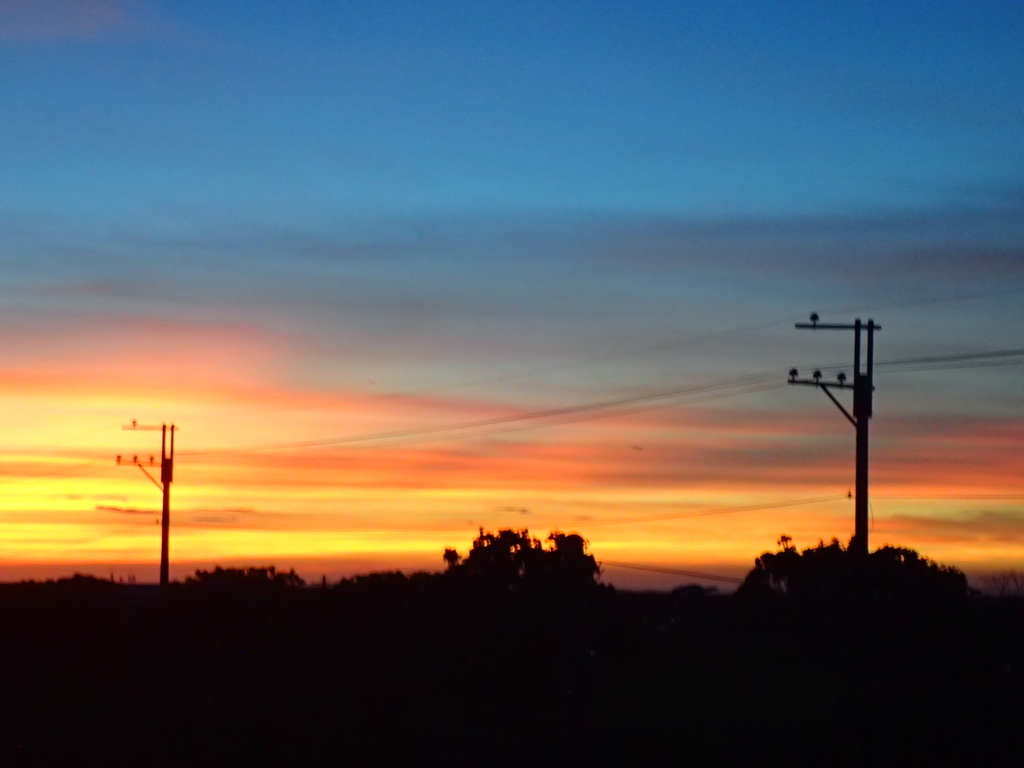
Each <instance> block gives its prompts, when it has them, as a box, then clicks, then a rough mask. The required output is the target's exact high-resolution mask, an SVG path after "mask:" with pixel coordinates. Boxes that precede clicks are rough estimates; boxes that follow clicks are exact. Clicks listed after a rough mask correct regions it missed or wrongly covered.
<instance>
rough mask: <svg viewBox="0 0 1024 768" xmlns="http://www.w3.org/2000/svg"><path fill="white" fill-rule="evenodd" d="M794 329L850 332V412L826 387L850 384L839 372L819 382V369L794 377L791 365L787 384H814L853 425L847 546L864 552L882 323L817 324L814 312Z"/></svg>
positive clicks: (847, 385)
mask: <svg viewBox="0 0 1024 768" xmlns="http://www.w3.org/2000/svg"><path fill="white" fill-rule="evenodd" d="M796 327H797V328H808V329H810V330H812V331H819V330H822V331H851V330H852V331H853V333H854V336H853V385H852V389H853V413H852V414H850V412H849V411H847V410H846V408H844V407H843V405H842V403H840V402H839V401H838V400H837V399H836V397H835V395H833V394H832V392H831V391H830V388H833V387H834V388H835V389H850V388H851V385H849V384H847V383H846V375H845V374H843V373H840V374H838V375H837V376H836V379H835V381H822V380H821V371H815V372H814V374H813V375H812V377H811V378H810V379H798V378H797V376H799V375H800V372H799V371H797V369H796V368H793V369H791V370H790V372H789V383H790V384H803V385H806V386H811V387H817V388H819V389H821V390H823V391H824V392H825V394H826V395H828V397H829V399H830V400H831V401H832V402H833V403H835V405H836V407H837V408H839V410H840V411H842V413H843V415H844V416H845V417H846V418H847V419H848V420H849V421H850V423H851V424H853V426H854V429H855V430H856V431H857V449H856V455H857V461H856V463H857V468H856V485H855V488H856V510H855V513H854V534H853V541H851V542H850V548H851V549H852V550H853V551H855V552H857V553H859V554H863V555H866V554H867V553H868V510H869V502H868V424H869V423H870V421H871V415H872V408H873V400H874V391H875V384H874V373H875V331H880V330H882V326H880V325H876V324H875V321H874V320H870V319H869V320H868V321H867V323H866V324H865V323H862V322H861V321H860V318H857V319H856V320H854V321H853V324H852V325H847V324H833V323H819V322H818V315H817V314H812V315H811V322H809V323H797V324H796ZM864 331H866V332H867V344H866V347H867V350H866V352H867V354H866V360H865V363H866V364H865V366H864V368H863V370H862V368H861V333H862V332H864Z"/></svg>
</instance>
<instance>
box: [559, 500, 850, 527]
mask: <svg viewBox="0 0 1024 768" xmlns="http://www.w3.org/2000/svg"><path fill="white" fill-rule="evenodd" d="M840 499H842V500H844V501H845V500H846V499H847V497H846V496H845V495H843V496H839V495H836V494H829V495H827V496H813V497H809V498H803V499H792V500H789V501H778V502H774V503H772V504H752V505H748V506H740V507H711V508H709V509H702V510H698V511H696V512H671V513H667V514H664V515H654V516H650V517H620V518H615V519H613V520H597V521H595V522H592V523H589V522H588V523H579V524H577V525H576V526H575V527H577V528H589V527H592V526H595V525H627V524H629V523H656V522H659V521H661V520H682V519H685V518H690V517H710V516H713V515H729V514H735V513H737V512H761V511H763V510H768V509H784V508H786V507H799V506H803V505H806V504H822V503H825V502H829V501H839V500H840Z"/></svg>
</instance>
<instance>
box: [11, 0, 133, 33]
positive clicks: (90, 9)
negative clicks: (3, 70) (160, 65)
mask: <svg viewBox="0 0 1024 768" xmlns="http://www.w3.org/2000/svg"><path fill="white" fill-rule="evenodd" d="M144 12H145V6H144V5H143V2H142V0H0V39H7V40H77V39H89V38H96V37H100V36H103V35H107V34H115V33H122V32H126V31H130V30H137V29H139V28H140V23H141V21H142V18H143V14H144Z"/></svg>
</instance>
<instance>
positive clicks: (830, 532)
mask: <svg viewBox="0 0 1024 768" xmlns="http://www.w3.org/2000/svg"><path fill="white" fill-rule="evenodd" d="M185 331H186V332H184V341H183V340H182V339H181V338H178V337H177V336H175V334H181V333H183V331H182V329H181V328H171V329H169V330H168V329H167V328H163V327H155V328H149V329H147V333H156V334H157V335H159V336H160V337H161V339H162V340H166V339H165V338H164V337H165V336H166V337H174V338H178V341H177V342H176V343H175V345H172V354H171V355H169V356H167V357H164V358H163V359H162V360H159V361H158V360H157V359H156V358H155V357H151V358H148V359H147V362H146V364H147V365H150V364H152V365H153V366H154V367H153V368H152V369H150V370H149V372H148V374H147V377H146V381H143V377H141V376H137V375H136V376H131V375H127V372H130V371H131V370H134V361H133V362H132V365H127V364H126V363H125V362H124V359H123V358H122V357H121V355H122V352H123V349H121V347H123V346H125V345H127V344H128V343H129V341H131V340H130V339H128V340H124V339H122V340H121V341H118V342H116V343H115V344H114V345H113V346H112V347H111V348H109V349H108V352H107V353H106V354H92V353H90V355H89V359H90V361H91V362H90V363H89V365H87V366H84V365H83V366H81V367H76V364H77V363H79V362H80V360H79V359H78V357H77V356H76V355H74V354H70V355H69V356H68V358H67V359H66V360H65V365H63V366H57V365H55V364H47V365H38V366H36V367H30V366H29V365H28V363H31V362H33V360H32V356H31V355H30V356H28V357H27V358H26V361H25V364H24V365H23V366H21V367H17V366H12V367H11V368H10V369H9V370H8V372H7V373H6V374H5V376H4V377H3V379H2V381H0V411H2V412H3V414H4V424H5V431H4V443H3V449H2V451H0V542H2V544H0V578H18V577H21V576H24V575H26V574H31V575H35V576H39V575H42V574H50V575H60V574H62V573H66V572H67V567H68V566H67V565H66V564H78V565H80V566H81V567H88V566H89V564H93V565H96V566H101V565H102V566H103V567H110V568H112V569H113V568H114V567H116V566H118V565H123V566H124V567H125V568H126V569H128V570H131V569H132V568H136V567H138V566H139V564H145V563H150V562H155V558H156V556H157V552H158V546H159V532H158V527H157V526H156V525H155V524H154V523H155V521H156V519H157V518H158V517H159V509H160V499H159V493H158V491H157V489H156V488H154V487H153V486H152V484H151V483H150V482H149V481H148V480H147V479H146V478H145V477H143V475H142V473H141V472H139V471H138V470H137V469H135V468H133V467H124V466H122V467H117V466H115V465H114V461H113V459H114V456H115V455H116V454H123V455H126V456H132V455H139V456H140V457H142V458H143V459H144V460H145V459H147V458H148V456H149V455H151V454H152V455H158V454H159V435H158V434H157V433H146V432H142V433H132V432H123V431H121V429H120V428H121V425H122V424H123V423H125V422H127V421H129V420H130V419H131V418H137V419H138V420H139V421H140V422H141V423H145V422H157V423H159V422H160V421H162V420H166V421H174V422H175V423H177V424H178V425H179V426H180V427H181V430H182V431H181V432H180V433H179V435H178V443H177V448H178V451H179V457H178V461H177V465H176V476H175V484H174V486H173V491H172V535H171V556H172V562H173V563H174V564H175V566H176V570H175V573H176V574H178V575H181V574H182V570H181V568H183V567H184V566H185V564H195V563H202V564H212V563H216V562H221V563H238V562H250V563H268V562H272V563H274V564H276V565H278V566H279V567H285V568H287V567H292V566H294V567H297V568H298V569H299V570H300V571H302V570H303V569H305V570H306V571H307V574H312V573H314V572H316V573H319V572H320V571H323V572H328V571H329V572H331V573H332V574H338V573H343V572H344V573H347V572H352V571H353V570H358V569H366V568H382V567H395V568H412V567H430V568H438V567H440V566H441V560H440V554H441V552H442V550H443V549H444V548H445V547H451V546H454V547H456V548H458V549H460V550H462V551H465V550H466V548H467V547H468V545H469V542H470V541H471V540H472V538H473V536H474V535H475V533H476V530H477V528H478V527H480V526H482V527H484V528H488V529H492V530H493V529H497V528H500V527H514V528H529V529H530V530H531V531H532V532H533V533H534V534H535V535H538V536H541V537H543V536H546V535H547V533H548V532H549V531H551V530H554V529H561V530H573V531H578V532H580V533H581V534H583V535H584V536H585V537H586V538H587V539H588V540H589V541H590V545H591V551H592V552H593V553H594V554H595V555H596V556H597V557H598V559H601V558H607V559H608V560H614V561H628V562H636V563H645V564H661V565H666V566H678V567H686V566H689V567H698V566H699V567H702V568H706V569H713V568H720V569H723V568H724V569H727V570H729V571H730V572H737V571H738V570H742V569H743V568H745V567H748V566H749V565H750V563H751V562H752V560H753V558H754V557H756V556H757V555H758V554H759V553H760V552H762V551H764V550H766V549H771V548H773V547H774V544H775V541H776V539H777V538H778V536H779V535H780V534H781V533H787V534H789V535H790V536H793V537H794V539H795V540H796V542H797V543H798V544H799V545H801V546H807V545H811V544H814V543H816V542H817V541H818V540H819V539H826V540H827V539H830V538H831V537H833V536H836V537H839V538H840V539H843V540H845V539H846V538H848V536H849V532H850V529H851V528H852V514H853V512H852V507H853V505H852V502H851V501H849V500H847V499H846V498H845V492H846V489H847V488H849V487H850V486H852V477H851V474H852V466H851V463H852V462H851V460H850V458H851V456H852V435H847V434H845V433H844V432H842V431H841V429H837V428H834V427H835V425H833V424H824V425H823V424H822V423H821V420H820V419H817V418H808V417H803V418H801V417H799V416H796V417H794V416H793V415H792V414H788V413H787V414H785V418H783V417H782V416H781V415H780V414H779V413H778V412H777V411H773V406H772V403H771V402H770V401H766V400H764V399H758V397H755V396H745V397H740V398H735V399H734V400H733V401H730V402H728V403H726V404H724V405H723V404H721V403H711V404H696V405H689V406H687V405H682V406H677V407H673V408H669V409H663V410H656V411H644V412H638V413H634V414H628V413H627V414H620V415H617V416H614V417H609V418H604V419H600V420H595V421H583V422H578V423H574V424H564V425H560V426H553V427H548V428H543V429H525V430H522V431H508V432H505V433H500V432H499V433H488V432H487V431H486V430H463V431H456V432H453V433H451V434H448V433H445V434H443V435H440V436H437V435H434V436H431V438H432V439H434V440H435V442H427V441H425V440H423V441H421V440H419V439H418V438H416V439H414V440H413V441H411V442H410V443H408V444H402V443H401V441H397V442H396V444H389V442H388V441H387V440H369V441H365V442H354V443H349V444H342V445H338V446H334V447H324V448H312V449H311V448H304V449H296V450H283V451H281V450H279V451H255V452H248V453H245V452H242V453H221V454H218V453H210V454H206V455H190V451H204V450H208V449H218V448H219V449H231V448H244V447H247V446H263V445H267V444H275V443H280V442H289V441H299V440H311V439H312V440H316V439H323V438H331V437H335V436H339V435H362V434H378V433H381V432H388V431H392V430H401V429H405V428H409V427H413V428H419V427H424V426H426V427H431V426H437V425H444V424H450V423H458V422H464V421H472V420H475V419H487V418H492V417H495V416H505V415H508V414H510V413H516V412H519V411H524V410H530V409H531V408H532V407H536V406H524V405H516V404H515V403H514V401H510V400H508V399H505V400H503V401H500V402H488V401H487V400H486V399H482V398H480V397H471V396H468V395H459V393H457V392H455V393H453V392H448V393H435V394H433V395H429V394H428V395H408V396H402V395H392V394H384V395H374V394H373V392H372V391H371V392H369V393H367V392H366V391H355V392H340V391H327V390H314V389H311V388H309V387H302V386H299V385H296V384H294V383H291V382H289V381H287V380H286V379H283V378H282V379H281V380H276V381H275V380H274V378H273V377H272V376H271V377H268V376H267V372H268V371H275V370H282V366H281V364H280V361H281V360H282V359H284V357H285V354H284V352H282V349H286V348H287V343H286V342H280V340H279V341H278V343H276V345H275V344H273V343H269V342H268V341H267V340H266V339H264V338H260V337H259V336H258V335H257V334H254V333H250V332H247V331H244V329H243V330H238V329H223V328H222V329H216V328H214V329H203V328H199V327H194V328H189V327H186V328H185ZM193 344H195V345H196V347H195V348H198V349H200V353H198V354H193V352H192V349H193V346H192V345H193ZM154 371H155V373H154ZM150 378H153V379H155V380H157V381H158V382H159V383H158V384H156V385H151V384H150ZM878 423H879V428H878V429H877V431H876V434H877V438H876V439H877V443H876V448H875V452H874V456H873V462H874V465H873V489H872V491H873V494H874V501H873V509H874V514H875V530H874V534H873V536H874V539H873V541H874V543H875V544H882V543H893V544H901V545H906V546H913V547H916V548H919V549H920V550H921V551H922V552H923V553H924V554H927V555H929V556H931V557H935V558H937V559H940V560H942V561H946V562H951V563H954V564H958V565H961V566H962V567H966V568H971V567H976V568H979V569H994V568H998V567H1003V566H1008V565H1012V564H1013V563H1014V562H1015V561H1017V562H1019V561H1020V559H1021V558H1022V557H1024V538H1022V537H1021V536H1020V531H1019V530H1018V529H1019V528H1020V527H1021V525H1022V523H1021V518H1020V516H1019V514H1010V515H1009V516H1005V515H1004V516H1002V517H1000V518H999V519H998V520H994V519H992V520H990V519H987V518H986V517H985V515H986V513H987V512H989V511H991V510H993V509H998V510H1002V511H1004V512H1011V513H1013V512H1015V511H1017V510H1019V509H1020V504H1021V500H1020V499H1019V498H1018V499H1013V498H999V497H1000V496H1008V497H1010V496H1013V495H1014V494H1021V485H1020V480H1019V478H1020V477H1021V476H1024V472H1022V470H1024V458H1022V456H1021V455H1020V453H1019V452H1017V451H1012V450H1006V448H1007V446H1008V444H1009V443H1011V442H1012V440H1013V439H1016V438H1015V435H1016V434H1019V432H1020V430H1021V427H1022V424H1021V423H1020V422H1019V421H1018V422H1013V423H1011V422H1009V421H1007V420H1001V421H999V422H998V423H995V422H991V421H989V422H984V421H978V422H977V423H975V424H973V425H967V426H966V428H961V429H959V431H956V432H953V433H951V436H947V437H946V438H945V439H944V440H943V441H937V440H928V441H924V440H918V441H915V440H914V439H913V438H911V439H902V438H900V435H901V434H902V432H903V431H910V432H912V431H913V429H915V428H916V427H914V425H909V424H906V423H901V424H899V425H896V428H893V427H892V426H888V427H887V426H886V424H885V422H884V421H881V420H880V421H879V422H878ZM922 423H924V422H922ZM919 426H920V425H919ZM922 428H923V427H922ZM414 437H415V436H414ZM965 456H969V457H970V460H969V461H965V460H964V457H965ZM958 496H960V497H972V496H976V497H986V498H984V499H981V498H979V499H978V500H975V501H971V502H968V501H958V500H957V498H956V497H958ZM900 497H902V498H900ZM807 499H818V501H816V502H814V503H804V504H794V505H792V506H786V504H787V503H789V502H792V501H801V500H807ZM773 505H775V506H773ZM726 507H735V508H738V509H740V510H742V508H746V507H752V508H754V509H749V510H746V511H736V512H734V513H721V512H722V508H726ZM759 507H765V509H758V508H759ZM968 519H972V520H978V521H981V524H980V525H976V526H974V527H973V528H970V529H968V528H967V527H966V526H965V525H964V524H963V521H964V520H968ZM630 521H635V522H630ZM48 569H49V570H48ZM607 575H608V578H610V579H612V580H613V581H614V580H615V579H616V578H619V577H620V574H618V573H613V572H609V573H608V574H607Z"/></svg>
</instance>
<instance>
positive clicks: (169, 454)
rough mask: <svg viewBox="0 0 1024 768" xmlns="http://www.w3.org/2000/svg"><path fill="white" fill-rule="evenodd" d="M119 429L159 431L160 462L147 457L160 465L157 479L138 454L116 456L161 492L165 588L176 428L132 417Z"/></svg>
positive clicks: (163, 584)
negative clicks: (145, 422) (149, 423)
mask: <svg viewBox="0 0 1024 768" xmlns="http://www.w3.org/2000/svg"><path fill="white" fill-rule="evenodd" d="M121 429H127V430H131V431H140V430H142V431H150V432H154V431H157V430H159V431H160V435H161V441H160V464H159V465H157V464H156V463H155V461H154V457H153V456H150V457H149V466H151V467H155V466H159V467H160V480H159V481H157V479H156V478H155V477H153V476H152V475H151V474H149V472H148V471H146V465H145V463H144V462H141V461H139V457H138V456H133V457H132V460H131V461H124V460H123V457H121V456H118V457H117V463H118V464H125V465H127V466H136V467H138V468H139V469H141V470H142V474H144V475H145V476H146V477H148V478H149V479H150V481H152V483H153V485H155V486H156V487H157V488H159V489H160V491H161V493H162V494H163V501H164V504H163V514H162V515H161V518H160V588H161V590H166V588H167V583H168V581H169V580H170V578H169V574H170V568H169V565H170V558H169V551H168V541H169V538H170V531H171V483H172V482H173V481H174V433H175V432H177V431H178V428H177V427H176V426H174V425H173V424H170V425H168V424H160V425H142V424H139V423H138V422H137V421H135V420H134V419H133V420H132V423H131V424H125V425H124V426H122V427H121ZM168 432H170V436H171V439H170V445H169V446H168V440H167V433H168Z"/></svg>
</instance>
